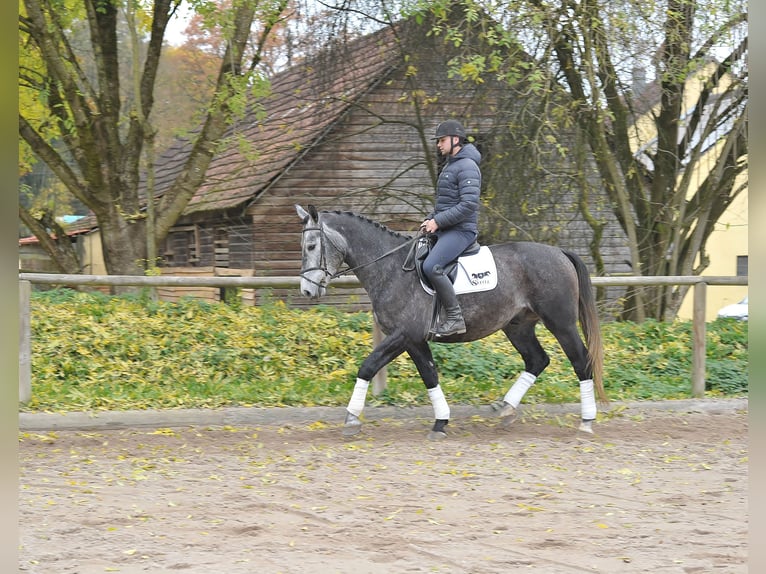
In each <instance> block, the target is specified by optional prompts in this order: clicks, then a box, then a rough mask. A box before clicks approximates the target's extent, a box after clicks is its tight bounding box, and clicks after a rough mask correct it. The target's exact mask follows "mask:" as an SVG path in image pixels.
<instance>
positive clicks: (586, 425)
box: [578, 421, 593, 434]
mask: <svg viewBox="0 0 766 574" xmlns="http://www.w3.org/2000/svg"><path fill="white" fill-rule="evenodd" d="M578 430H580V432H586V433H588V434H593V421H580V428H579V429H578Z"/></svg>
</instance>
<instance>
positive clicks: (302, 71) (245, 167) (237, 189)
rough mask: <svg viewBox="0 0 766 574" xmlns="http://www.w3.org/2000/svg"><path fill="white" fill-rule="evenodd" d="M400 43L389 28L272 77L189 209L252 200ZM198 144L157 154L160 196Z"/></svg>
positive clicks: (387, 65) (390, 64)
mask: <svg viewBox="0 0 766 574" xmlns="http://www.w3.org/2000/svg"><path fill="white" fill-rule="evenodd" d="M394 42H395V36H394V33H393V31H392V30H391V29H390V28H384V29H382V30H379V31H377V32H375V33H373V34H370V35H367V36H364V37H362V38H359V39H357V40H354V41H353V42H352V43H350V44H349V45H348V46H347V47H346V48H342V49H341V48H336V49H327V50H324V51H323V52H322V53H321V54H320V55H319V56H317V57H314V58H312V59H310V60H307V61H305V62H302V63H301V64H298V65H295V66H293V67H291V68H289V69H287V70H285V71H283V72H281V73H279V74H277V75H275V76H274V77H273V78H271V93H270V95H269V96H267V97H266V98H265V99H262V100H259V101H258V102H256V105H257V106H259V107H251V109H249V111H248V113H247V114H246V117H245V118H243V119H241V120H238V121H236V122H235V123H234V125H233V127H232V128H231V129H230V130H229V133H228V136H234V135H235V136H236V137H232V138H231V139H230V143H229V144H228V145H227V147H226V148H225V149H224V150H223V151H221V152H219V153H217V154H216V155H215V156H214V158H213V160H212V161H211V163H210V166H209V167H208V170H207V173H206V176H205V181H204V182H203V184H202V185H201V186H200V187H199V189H197V192H196V193H195V195H194V196H193V198H192V199H191V201H190V202H189V204H188V205H187V207H186V209H185V210H184V215H190V214H193V213H198V212H205V211H219V210H227V209H232V208H235V207H239V206H245V205H247V204H249V203H250V202H251V201H252V200H253V199H254V198H255V197H256V196H258V195H259V194H260V193H261V192H263V191H264V190H265V189H267V188H268V187H269V185H270V184H271V183H272V182H274V181H276V180H277V179H278V178H279V177H280V175H282V174H283V173H284V172H285V171H286V170H288V169H289V167H290V166H291V165H292V164H293V163H295V162H296V161H297V160H299V159H300V158H301V157H302V155H303V154H305V153H306V152H307V151H308V150H310V149H312V147H314V146H315V145H316V144H317V143H319V142H320V141H321V140H322V139H323V136H324V135H325V134H326V133H327V131H328V130H329V129H330V128H331V127H332V126H333V125H335V123H336V122H337V121H338V120H339V119H340V118H341V117H342V115H343V114H344V112H346V111H347V110H348V109H349V108H350V107H351V106H352V105H353V104H354V102H355V101H357V100H358V99H359V98H360V96H362V95H363V94H364V93H366V92H367V91H368V90H369V89H371V88H372V87H374V86H375V85H376V84H377V83H378V82H379V81H381V80H382V79H384V78H385V77H386V76H387V74H388V72H390V71H391V70H392V69H393V68H394V67H395V66H396V64H397V63H398V62H399V60H398V57H399V51H398V50H396V49H392V48H393V46H392V43H394ZM258 112H260V113H258ZM238 140H243V141H246V142H249V145H252V146H253V147H252V149H251V150H250V151H248V150H247V149H240V147H239V146H238V145H237V141H238ZM192 145H193V141H191V140H190V139H180V140H178V141H177V142H176V144H174V145H173V146H171V147H170V148H169V149H168V151H167V152H165V153H164V154H162V155H161V156H160V157H159V158H158V159H157V162H156V165H155V185H156V190H157V193H158V194H162V193H163V192H164V191H165V190H167V189H168V188H169V186H170V185H172V183H173V181H174V180H175V178H176V177H177V176H178V174H179V173H180V171H181V170H182V168H183V165H184V162H185V161H186V159H187V157H188V155H189V153H190V151H191V148H192Z"/></svg>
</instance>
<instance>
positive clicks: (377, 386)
mask: <svg viewBox="0 0 766 574" xmlns="http://www.w3.org/2000/svg"><path fill="white" fill-rule="evenodd" d="M384 337H385V335H384V334H383V331H381V330H380V325H378V322H377V321H376V320H375V317H373V319H372V346H373V348H375V347H377V346H378V344H379V343H380V342H381V341H382V340H383V338H384ZM387 376H388V368H387V367H383V368H382V369H380V370H379V371H378V372H377V373H375V376H374V377H373V378H372V394H373V395H374V396H378V395H379V394H380V393H382V392H383V391H385V390H386V386H387V382H386V378H387Z"/></svg>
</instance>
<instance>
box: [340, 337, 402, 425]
mask: <svg viewBox="0 0 766 574" xmlns="http://www.w3.org/2000/svg"><path fill="white" fill-rule="evenodd" d="M404 348H405V337H404V335H403V334H402V333H401V332H400V331H395V332H394V333H391V334H390V335H388V336H387V337H386V338H385V339H383V340H382V341H381V342H380V343H379V344H378V346H377V347H375V350H373V352H372V353H370V354H369V355H368V356H367V358H366V359H365V360H364V361H363V362H362V366H361V367H359V372H358V373H357V376H356V384H355V385H354V392H353V393H352V394H351V400H349V402H348V406H347V407H346V420H345V422H344V423H343V436H354V435H356V434H358V433H359V431H361V430H362V420H361V419H360V418H359V417H360V415H361V414H362V411H363V410H364V403H365V401H366V399H367V389H368V387H369V386H370V381H371V380H372V378H373V377H374V376H375V374H376V373H377V372H378V371H379V370H380V369H382V368H383V367H385V366H386V365H387V364H388V363H390V362H391V361H393V360H394V359H395V358H396V357H398V356H399V355H401V354H402V352H404Z"/></svg>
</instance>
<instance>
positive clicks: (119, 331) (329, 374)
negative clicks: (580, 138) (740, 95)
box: [22, 290, 748, 411]
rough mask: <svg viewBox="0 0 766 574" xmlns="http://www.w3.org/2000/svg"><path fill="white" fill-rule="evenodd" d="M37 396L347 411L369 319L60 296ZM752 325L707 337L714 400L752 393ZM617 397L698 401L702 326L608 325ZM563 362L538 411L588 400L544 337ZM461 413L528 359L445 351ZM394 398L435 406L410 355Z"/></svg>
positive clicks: (44, 335)
mask: <svg viewBox="0 0 766 574" xmlns="http://www.w3.org/2000/svg"><path fill="white" fill-rule="evenodd" d="M31 325H32V339H33V345H32V373H33V381H32V385H33V398H32V400H31V401H30V402H29V403H28V404H27V405H24V406H23V407H22V408H23V409H26V410H59V411H67V410H91V409H145V408H180V407H202V406H204V407H221V406H235V405H242V406H264V407H266V406H287V405H292V406H312V405H345V404H346V403H347V401H348V399H349V396H350V393H351V389H352V387H353V382H354V380H355V378H356V373H357V370H358V368H359V365H360V364H361V362H362V360H364V358H365V357H366V356H367V354H368V353H369V352H370V350H371V348H372V317H371V314H370V313H365V312H357V313H345V312H342V311H339V310H337V309H334V308H330V307H324V306H316V307H313V308H311V309H309V310H299V309H291V308H288V307H287V306H285V305H284V304H282V303H280V302H272V303H269V304H266V305H263V306H260V307H241V308H232V307H230V306H228V305H222V304H208V303H204V302H200V301H197V300H191V299H189V300H182V301H180V302H178V303H166V302H156V301H152V300H150V299H148V298H146V297H140V296H139V297H134V298H125V297H109V296H105V295H102V294H99V293H82V292H75V291H70V290H54V291H46V292H41V293H34V294H33V297H32V318H31ZM747 327H748V325H747V323H743V322H735V321H715V322H713V323H710V324H709V325H708V352H707V354H708V375H709V380H708V385H707V388H708V392H709V393H710V394H711V395H716V396H732V395H741V394H745V393H747V364H748V348H747ZM602 330H603V338H604V346H605V356H606V363H605V365H604V366H605V387H606V389H607V392H608V394H609V395H610V398H612V399H614V400H631V399H665V398H682V397H688V396H689V395H690V391H691V383H690V374H691V324H690V323H689V322H684V321H675V322H672V323H660V322H656V321H646V322H645V323H643V324H640V325H639V324H634V323H605V324H604V325H603V326H602ZM538 335H539V338H540V341H541V343H542V345H543V347H544V348H545V349H546V351H547V352H548V353H549V355H550V356H551V364H550V366H549V367H548V369H547V370H546V371H545V372H544V373H543V374H542V375H541V376H540V378H539V380H538V382H537V383H536V384H535V385H534V386H533V387H532V388H531V389H530V391H529V393H528V394H527V396H526V398H525V401H526V402H572V401H578V400H579V386H578V385H577V381H576V377H575V375H574V373H573V371H572V368H571V365H570V364H569V361H568V360H567V358H566V356H565V355H564V354H563V352H562V351H561V349H560V347H559V346H558V343H557V342H556V340H555V339H554V338H553V336H552V335H550V333H548V331H546V330H545V329H544V328H542V327H541V328H539V330H538ZM432 349H433V354H434V358H435V360H436V362H437V367H438V368H439V372H440V376H441V382H442V386H443V387H444V389H445V393H446V395H447V397H448V400H449V401H450V402H452V403H456V404H457V403H464V404H487V403H490V402H493V401H495V400H497V399H498V398H500V397H502V396H503V394H504V393H505V392H506V390H507V389H508V387H509V386H510V384H511V382H512V381H513V380H514V379H515V377H516V376H517V374H518V373H519V371H520V370H521V369H522V368H523V361H522V360H521V357H520V356H519V355H518V353H516V351H515V350H514V349H513V347H512V346H511V345H510V343H509V342H508V341H507V340H506V339H505V337H504V335H503V334H502V333H496V334H494V335H492V336H491V337H488V338H486V339H484V340H482V341H478V342H474V343H466V344H463V345H446V344H437V343H434V344H433V345H432ZM388 379H389V385H388V386H389V388H388V389H387V391H386V392H385V393H383V394H382V395H380V396H378V397H372V394H371V393H370V395H369V400H370V403H369V404H396V405H413V404H424V403H425V404H427V401H428V399H427V395H426V392H425V388H424V386H423V383H422V382H421V380H420V377H419V375H418V373H417V370H416V369H415V366H414V365H413V364H412V362H411V361H410V360H409V357H407V356H406V355H402V356H400V357H398V358H397V359H396V360H395V361H394V362H392V364H391V365H389V368H388Z"/></svg>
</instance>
